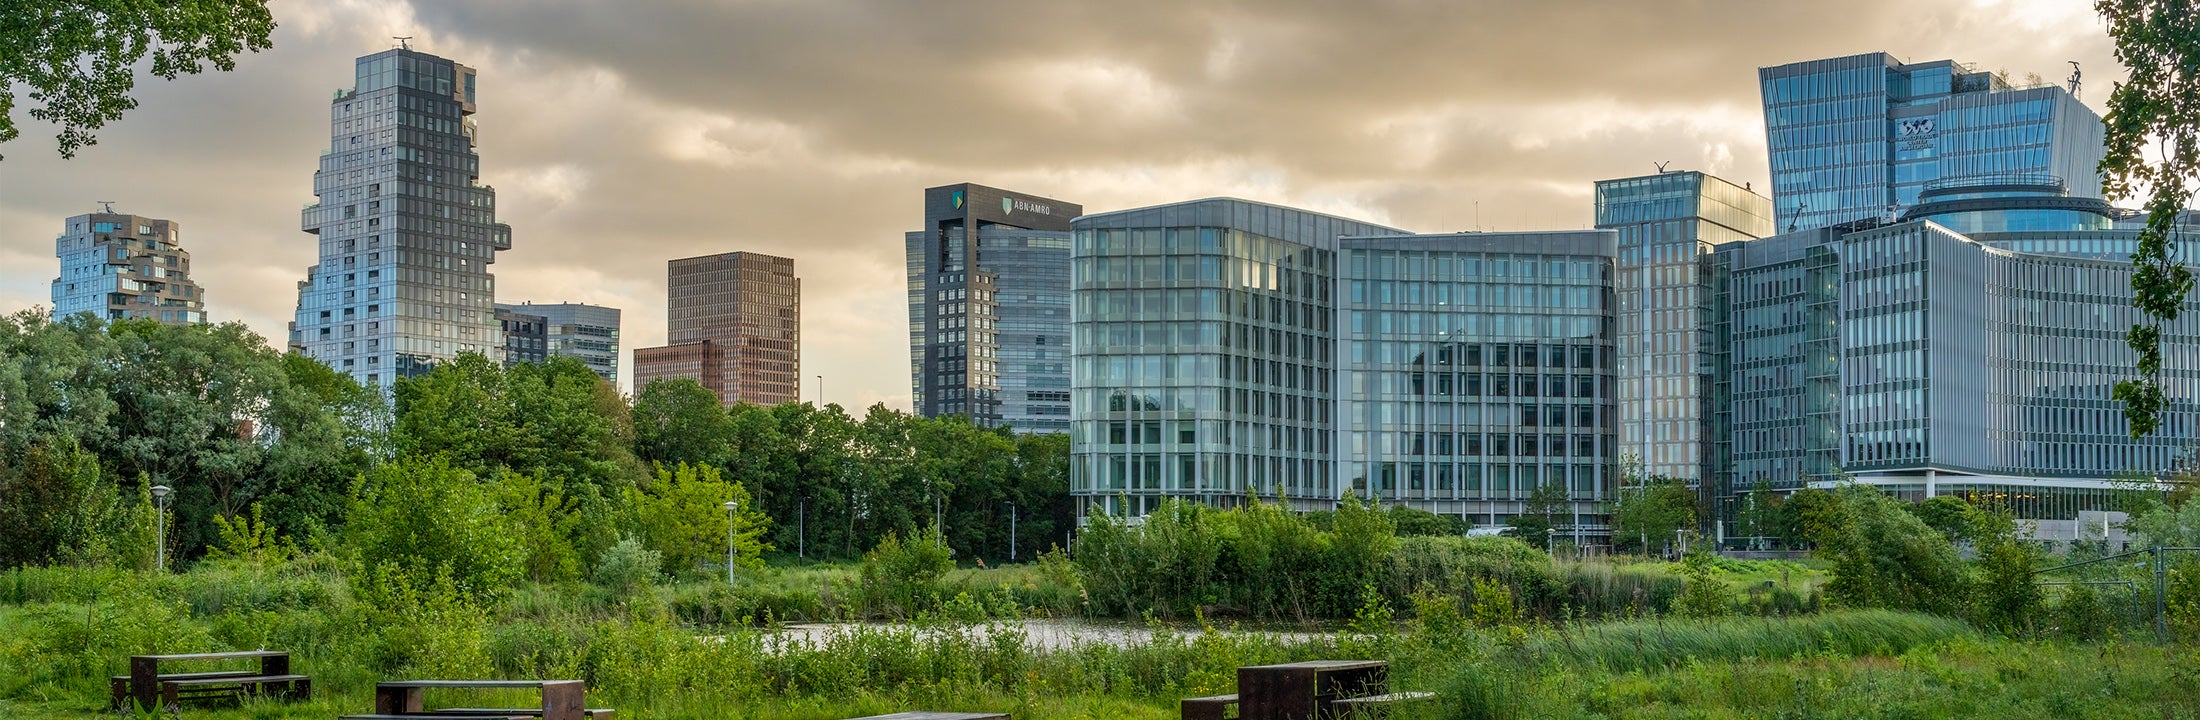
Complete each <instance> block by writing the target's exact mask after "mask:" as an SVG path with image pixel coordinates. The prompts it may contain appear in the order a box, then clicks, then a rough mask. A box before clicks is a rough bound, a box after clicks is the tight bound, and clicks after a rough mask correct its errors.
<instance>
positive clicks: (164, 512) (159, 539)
mask: <svg viewBox="0 0 2200 720" xmlns="http://www.w3.org/2000/svg"><path fill="white" fill-rule="evenodd" d="M168 492H169V490H168V486H166V485H154V486H153V507H154V511H153V528H154V529H153V569H154V570H156V571H159V572H167V571H168Z"/></svg>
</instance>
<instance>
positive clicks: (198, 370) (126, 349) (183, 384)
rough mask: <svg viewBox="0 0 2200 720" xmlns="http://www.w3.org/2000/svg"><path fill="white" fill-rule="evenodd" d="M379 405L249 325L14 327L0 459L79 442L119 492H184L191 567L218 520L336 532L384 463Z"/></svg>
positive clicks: (179, 520)
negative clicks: (142, 481) (35, 447)
mask: <svg viewBox="0 0 2200 720" xmlns="http://www.w3.org/2000/svg"><path fill="white" fill-rule="evenodd" d="M378 406H379V401H378V399H377V398H375V397H374V396H373V395H372V393H370V392H368V391H365V390H363V389H361V388H359V387H358V386H357V384H356V383H352V382H351V381H350V379H349V378H346V377H341V376H338V375H335V374H333V373H331V372H329V371H328V370H327V369H326V368H325V367H322V366H320V364H319V363H317V362H314V361H312V360H310V359H303V358H290V357H287V356H285V355H283V354H281V353H279V352H277V351H275V350H274V349H273V348H270V347H268V345H267V343H266V341H265V340H263V339H261V338H260V337H259V336H257V335H254V334H252V333H251V332H250V331H249V330H248V329H246V328H245V327H244V326H243V325H241V324H237V323H225V324H222V325H202V324H187V325H164V324H161V323H157V322H153V321H150V320H123V321H117V322H114V323H108V322H105V321H102V320H99V319H97V318H95V317H93V316H92V315H91V314H89V313H80V314H78V315H75V316H72V317H69V318H65V319H63V320H61V321H59V322H55V321H52V320H49V319H47V318H46V316H45V314H44V313H42V312H39V311H37V310H36V309H33V310H29V311H25V312H21V313H17V314H15V315H13V316H10V317H8V318H5V319H0V452H13V453H20V452H22V451H23V450H24V449H25V448H27V447H28V446H29V445H30V444H32V443H34V442H37V441H39V439H40V438H43V437H47V436H53V437H64V436H65V437H69V438H72V439H74V440H75V441H76V442H77V443H78V445H79V446H81V447H82V448H83V449H84V450H85V451H86V452H89V453H91V454H92V456H94V457H97V458H99V459H100V464H101V466H102V467H103V469H104V473H103V474H104V476H105V477H107V478H108V479H109V480H110V481H112V482H114V483H115V484H116V486H117V490H118V491H127V490H128V489H129V486H130V485H131V484H134V483H135V482H136V480H137V479H138V478H139V477H141V476H143V477H148V478H150V479H151V481H152V483H154V484H163V485H168V486H170V487H173V488H175V489H176V494H175V495H174V497H173V500H172V501H171V505H170V507H171V515H172V517H173V518H174V522H173V523H172V524H171V527H170V537H171V538H172V539H174V540H175V545H174V547H175V548H176V550H177V551H178V552H179V553H181V554H182V555H184V556H187V557H188V556H192V555H195V554H196V553H197V551H198V550H199V549H200V548H203V547H204V546H205V545H206V544H207V543H208V542H210V541H211V540H212V539H213V538H214V536H215V531H216V529H215V527H214V525H213V518H214V517H215V516H217V515H218V516H235V515H236V514H238V513H240V512H242V511H243V510H244V509H245V508H248V507H250V506H251V504H252V503H255V502H265V503H266V508H267V512H268V515H269V517H270V519H271V520H273V521H274V522H276V523H278V524H279V525H281V526H283V527H286V528H293V529H294V530H301V531H305V532H317V528H319V527H321V526H322V525H324V524H326V523H328V522H331V521H333V520H334V518H335V517H336V516H337V514H338V513H339V512H341V510H342V508H343V507H344V505H345V502H346V501H345V497H346V495H347V494H348V490H349V486H350V482H351V478H353V477H356V476H357V474H358V473H359V472H361V471H362V470H364V469H365V468H366V466H367V465H368V464H369V463H371V461H372V458H373V456H374V454H375V453H376V452H377V451H376V447H377V446H378V445H379V443H378V442H377V441H375V440H374V439H373V433H374V430H373V428H379V427H381V423H380V422H379V421H378V420H379V411H378ZM361 428H367V429H365V430H362V429H361Z"/></svg>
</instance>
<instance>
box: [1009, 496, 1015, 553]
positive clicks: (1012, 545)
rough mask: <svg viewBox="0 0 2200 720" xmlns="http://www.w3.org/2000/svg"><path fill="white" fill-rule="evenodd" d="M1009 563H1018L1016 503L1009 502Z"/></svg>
mask: <svg viewBox="0 0 2200 720" xmlns="http://www.w3.org/2000/svg"><path fill="white" fill-rule="evenodd" d="M1008 561H1009V562H1016V501H1014V500H1010V501H1008Z"/></svg>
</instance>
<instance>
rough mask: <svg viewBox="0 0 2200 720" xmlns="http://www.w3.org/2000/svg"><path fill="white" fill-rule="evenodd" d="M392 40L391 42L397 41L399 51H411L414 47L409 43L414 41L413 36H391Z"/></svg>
mask: <svg viewBox="0 0 2200 720" xmlns="http://www.w3.org/2000/svg"><path fill="white" fill-rule="evenodd" d="M390 39H391V40H396V41H397V49H399V50H411V49H413V47H412V43H411V42H408V41H410V40H412V39H413V36H411V35H391V36H390Z"/></svg>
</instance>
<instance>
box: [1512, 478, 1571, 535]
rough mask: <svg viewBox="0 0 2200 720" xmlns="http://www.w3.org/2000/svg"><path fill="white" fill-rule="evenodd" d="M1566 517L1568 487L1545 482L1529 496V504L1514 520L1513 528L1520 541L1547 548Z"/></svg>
mask: <svg viewBox="0 0 2200 720" xmlns="http://www.w3.org/2000/svg"><path fill="white" fill-rule="evenodd" d="M1565 517H1566V486H1565V483H1564V482H1563V481H1550V480H1547V481H1545V482H1544V483H1543V484H1542V485H1538V486H1536V488H1535V491H1534V492H1531V493H1529V494H1528V502H1527V503H1526V504H1524V505H1522V506H1521V508H1520V514H1519V515H1514V516H1513V518H1512V526H1513V528H1515V529H1516V530H1517V531H1518V532H1519V534H1520V539H1521V540H1523V541H1525V542H1527V543H1528V544H1530V545H1534V546H1536V547H1545V546H1546V545H1548V544H1549V543H1550V541H1551V532H1552V531H1553V530H1555V529H1556V528H1557V527H1558V525H1559V522H1560V521H1561V520H1562V519H1564V518H1565Z"/></svg>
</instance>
